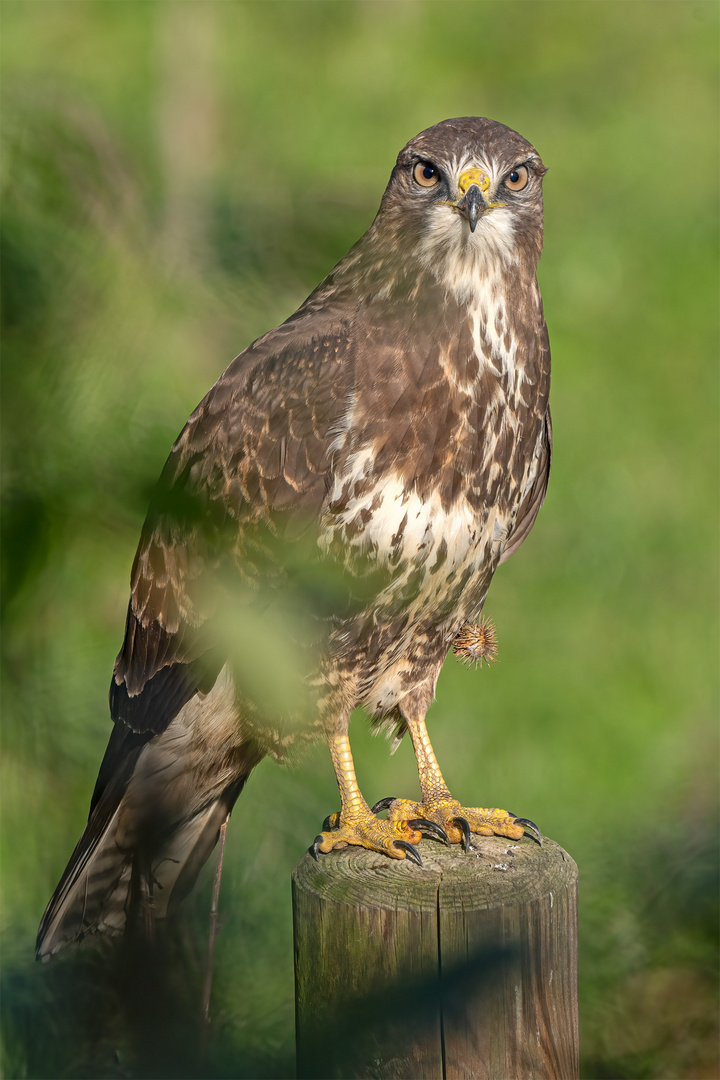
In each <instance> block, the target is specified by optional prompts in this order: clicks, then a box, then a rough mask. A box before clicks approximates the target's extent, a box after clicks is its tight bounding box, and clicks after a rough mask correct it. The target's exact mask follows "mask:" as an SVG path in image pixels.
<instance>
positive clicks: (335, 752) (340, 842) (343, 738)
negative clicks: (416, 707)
mask: <svg viewBox="0 0 720 1080" xmlns="http://www.w3.org/2000/svg"><path fill="white" fill-rule="evenodd" d="M328 743H329V746H330V756H331V757H332V762H333V766H334V768H335V776H336V777H337V782H338V787H339V788H340V798H341V801H342V809H341V810H340V813H339V814H334V815H333V817H332V818H331V819H330V822H331V828H329V829H328V830H326V831H324V832H321V833H320V834H319V835H318V836H316V838H315V842H314V843H313V846H312V853H313V854H314V855H315V857H316V858H317V855H318V852H323V853H327V852H329V851H332V850H333V848H344V847H347V845H348V844H356V845H358V846H359V847H364V848H369V849H370V850H371V851H380V852H383V853H384V854H385V855H388V856H390V858H392V859H404V858H411V859H413V861H414V862H417V863H420V865H422V864H421V862H420V856H419V855H418V853H417V851H416V849H415V847H414V845H415V844H417V843H418V841H419V840H421V839H422V833H421V831H420V828H418V827H417V826H423V825H424V826H425V827H427V828H429V829H430V830H432V831H434V832H439V831H440V830H439V829H438V828H437V826H435V825H434V823H433V822H423V821H421V820H408V819H407V818H403V819H397V820H392V821H383V820H382V819H381V818H377V817H375V815H374V814H373V813H372V811H371V810H370V807H369V806H368V804H367V803H366V802H365V799H364V798H363V796H362V792H361V791H360V788H359V787H358V782H357V777H356V776H355V764H354V762H353V757H352V751H351V750H350V740H349V738H348V736H347V733H343V732H341V733H333V734H330V735H328ZM412 817H413V819H417V818H418V817H419V815H417V814H415V815H412Z"/></svg>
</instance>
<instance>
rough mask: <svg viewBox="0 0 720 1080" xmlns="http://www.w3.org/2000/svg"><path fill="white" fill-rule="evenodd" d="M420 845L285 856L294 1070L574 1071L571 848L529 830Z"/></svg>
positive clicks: (437, 1075) (476, 1076)
mask: <svg viewBox="0 0 720 1080" xmlns="http://www.w3.org/2000/svg"><path fill="white" fill-rule="evenodd" d="M419 850H420V853H421V855H422V859H423V868H422V869H420V868H419V867H417V866H415V865H414V864H412V863H410V862H409V861H407V860H403V861H395V860H392V861H391V860H389V859H385V858H383V857H382V856H380V855H376V854H374V853H372V852H368V851H364V850H363V849H360V848H346V849H344V850H342V851H338V852H333V853H332V855H329V856H325V857H321V859H320V860H319V861H318V862H315V861H314V860H313V859H312V857H311V856H310V855H305V856H304V857H303V858H302V859H301V860H300V862H299V863H298V865H297V866H296V867H295V870H294V872H293V917H294V929H295V993H296V1024H297V1030H296V1036H297V1060H298V1077H300V1078H305V1077H307V1078H312V1080H336V1078H342V1080H350V1078H357V1080H360V1078H362V1080H365V1078H378V1080H380V1078H387V1080H470V1078H472V1080H531V1078H532V1080H550V1078H552V1080H575V1078H576V1077H577V1076H578V1068H579V1066H578V1013H577V867H576V865H575V863H574V862H573V860H572V859H571V858H570V856H569V855H568V854H566V852H564V851H563V849H562V848H561V847H559V845H558V844H555V843H554V842H553V841H552V840H546V841H545V843H544V845H543V847H539V846H538V845H537V844H536V843H535V842H534V841H533V840H531V839H530V838H529V837H524V838H523V839H522V840H520V841H519V842H518V843H512V842H511V841H508V840H503V839H501V838H499V837H487V838H485V837H477V836H475V837H473V850H471V851H470V852H469V853H467V854H466V853H465V852H463V851H462V849H461V848H460V847H459V846H453V847H452V848H449V847H445V846H443V845H442V844H440V843H436V842H434V841H431V840H424V841H422V843H421V844H420V847H419Z"/></svg>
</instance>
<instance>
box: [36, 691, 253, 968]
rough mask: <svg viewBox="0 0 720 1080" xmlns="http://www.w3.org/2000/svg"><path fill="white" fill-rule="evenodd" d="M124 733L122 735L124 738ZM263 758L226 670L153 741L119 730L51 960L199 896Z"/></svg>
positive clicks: (45, 933)
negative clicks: (198, 883) (243, 726)
mask: <svg viewBox="0 0 720 1080" xmlns="http://www.w3.org/2000/svg"><path fill="white" fill-rule="evenodd" d="M116 733H117V734H116ZM262 756H263V754H262V751H260V750H259V749H258V747H257V746H256V744H255V743H254V742H253V740H252V739H243V737H242V735H241V732H240V724H239V720H238V715H237V706H236V704H235V699H234V693H233V688H232V682H231V680H230V679H229V677H227V676H226V675H223V674H221V676H220V677H219V678H218V680H217V682H216V684H215V686H214V687H213V689H212V690H211V691H210V692H209V693H208V694H196V695H195V697H193V698H192V699H191V700H190V701H189V702H188V703H187V704H186V705H185V706H184V707H183V708H182V709H181V710H180V712H179V713H178V715H177V716H176V717H175V718H174V720H172V722H171V723H170V725H169V726H168V727H167V729H166V730H165V731H164V732H163V733H162V734H160V735H156V736H154V737H152V738H147V737H138V736H136V735H134V734H133V733H132V732H127V730H126V731H123V730H119V733H118V728H117V726H116V729H115V731H114V732H113V737H111V740H110V744H109V746H108V750H107V752H106V755H105V759H104V761H103V765H102V767H101V776H104V777H105V778H107V777H109V780H108V781H107V783H106V785H105V786H104V787H101V788H100V790H98V789H96V793H95V796H94V799H93V806H92V809H91V812H90V818H89V820H88V824H87V827H86V829H85V832H84V833H83V835H82V837H81V838H80V841H79V843H78V845H77V847H76V848H75V851H74V852H73V854H72V857H71V859H70V862H69V863H68V866H67V868H66V870H65V872H64V874H63V876H62V878H61V880H60V884H59V885H58V887H57V889H56V890H55V893H54V895H53V897H52V899H51V901H50V903H49V904H48V907H47V909H46V911H45V914H44V915H43V918H42V921H41V923H40V929H39V932H38V938H37V957H38V959H42V960H49V959H50V958H51V957H52V956H54V955H55V954H56V953H57V952H59V951H60V949H62V948H64V947H65V946H66V945H69V944H71V943H73V942H77V941H80V940H81V939H82V938H84V937H85V936H87V935H88V934H93V933H102V934H119V933H122V932H123V931H124V930H125V929H126V927H127V926H128V925H129V924H130V925H131V924H133V923H134V922H135V920H136V919H142V920H143V922H144V923H145V924H147V921H148V920H152V919H162V918H164V917H165V916H166V915H167V914H168V911H169V910H172V909H173V908H174V907H175V906H176V905H177V903H178V902H179V901H180V900H181V899H182V898H183V897H184V896H185V895H186V894H187V893H188V892H189V891H190V889H191V888H192V886H193V884H194V883H195V880H196V878H197V875H198V873H199V872H200V869H201V868H202V866H203V865H204V863H205V862H206V861H207V859H208V857H209V856H210V853H211V852H212V849H213V848H214V846H215V844H216V842H217V838H218V833H219V830H220V827H221V825H222V824H223V822H224V821H225V819H226V818H227V816H228V814H229V813H230V811H231V810H232V808H233V806H234V804H235V800H236V799H237V797H238V795H239V794H240V792H241V791H242V788H243V787H244V785H245V781H246V780H247V778H248V776H249V775H250V773H251V772H252V770H253V768H254V767H255V765H257V764H258V762H259V761H260V760H261V758H262Z"/></svg>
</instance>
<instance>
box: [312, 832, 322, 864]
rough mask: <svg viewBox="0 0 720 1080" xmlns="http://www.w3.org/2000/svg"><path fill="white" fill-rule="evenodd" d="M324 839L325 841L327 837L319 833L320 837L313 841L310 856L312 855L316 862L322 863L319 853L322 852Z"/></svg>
mask: <svg viewBox="0 0 720 1080" xmlns="http://www.w3.org/2000/svg"><path fill="white" fill-rule="evenodd" d="M324 839H325V837H324V836H323V835H322V834H321V833H318V835H317V836H316V837H315V839H314V840H313V842H312V845H311V847H310V854H311V855H312V857H313V859H314V860H315V862H319V861H320V860H319V859H318V851H319V850H320V845H321V844H322V842H323V840H324Z"/></svg>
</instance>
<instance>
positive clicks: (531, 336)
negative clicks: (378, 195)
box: [38, 117, 551, 957]
mask: <svg viewBox="0 0 720 1080" xmlns="http://www.w3.org/2000/svg"><path fill="white" fill-rule="evenodd" d="M544 172H545V167H544V166H543V164H542V162H541V160H540V158H539V156H538V154H537V153H536V151H535V150H534V148H533V147H532V146H531V145H530V144H529V143H528V142H526V140H525V139H523V138H522V137H521V136H520V135H518V134H517V133H516V132H514V131H512V130H510V129H509V128H507V127H504V126H503V125H502V124H498V123H495V122H493V121H491V120H486V119H482V118H472V117H471V118H462V119H458V120H448V121H445V122H444V123H441V124H437V125H435V126H434V127H431V128H429V129H428V130H427V131H424V132H422V133H421V134H420V135H418V136H417V137H416V138H414V139H413V140H411V141H410V142H409V143H408V145H407V146H406V147H405V148H404V149H403V150H402V151H401V152H400V155H399V157H398V160H397V164H396V166H395V168H394V169H393V173H392V176H391V178H390V182H389V184H388V187H387V190H386V191H385V194H384V196H383V199H382V203H381V206H380V210H379V212H378V215H377V217H376V219H375V221H374V223H373V225H372V226H371V228H370V229H369V230H368V232H367V233H366V234H365V235H364V236H363V237H362V239H361V240H360V241H359V242H358V243H357V244H356V245H355V247H353V248H352V250H351V251H350V252H349V253H348V254H347V255H346V256H345V258H344V259H342V260H341V261H340V263H338V265H337V266H336V267H335V269H334V270H332V271H331V273H330V274H329V275H328V276H327V277H326V278H325V280H324V281H323V282H322V283H321V284H320V285H319V286H318V288H317V289H316V290H315V291H314V292H313V293H312V294H311V296H310V297H309V298H308V299H307V300H306V301H305V303H304V304H303V305H302V306H301V307H300V308H299V309H298V311H297V312H296V313H295V314H294V315H292V316H291V317H290V318H289V319H288V320H287V321H286V322H285V323H283V324H282V325H281V326H280V327H278V328H277V329H276V330H273V331H271V332H270V333H268V334H266V335H265V336H264V337H261V338H260V339H258V340H257V341H256V342H254V343H253V344H252V345H250V346H249V348H247V349H246V350H245V351H244V352H243V353H241V354H240V356H238V357H237V358H236V359H235V360H234V361H233V362H232V363H231V364H230V366H229V367H228V369H227V371H226V372H225V373H224V374H223V375H222V376H221V378H220V379H219V380H218V382H217V383H216V384H215V386H214V387H213V388H212V389H211V390H210V392H209V393H208V395H207V396H206V397H205V398H204V400H203V401H202V402H201V403H200V405H199V406H198V407H197V409H196V410H195V412H194V413H193V414H192V416H191V417H190V419H189V420H188V423H187V425H186V426H185V428H184V430H183V431H182V433H181V435H180V437H179V438H178V440H177V442H176V443H175V445H174V446H173V448H172V451H171V454H170V457H169V458H168V461H167V463H166V465H165V468H164V470H163V473H162V476H161V479H160V483H159V485H158V490H157V492H156V495H155V497H154V499H153V503H152V505H151V508H150V511H149V514H148V517H147V520H146V522H145V525H144V528H143V531H142V536H141V539H140V544H139V547H138V551H137V555H136V557H135V562H134V565H133V569H132V575H131V598H130V604H129V607H128V614H127V624H126V631H125V639H124V642H123V646H122V649H121V651H120V654H119V656H118V658H117V661H116V664H115V671H114V676H113V680H112V684H111V689H110V708H111V712H112V717H113V720H114V728H113V732H112V735H111V738H110V742H109V745H108V748H107V751H106V753H105V757H104V759H103V762H102V765H101V767H100V773H99V776H98V780H97V784H96V787H95V792H94V794H93V799H92V804H91V809H90V817H89V820H88V825H87V828H86V830H85V832H84V834H83V836H82V838H81V840H80V842H79V844H78V846H77V848H76V850H75V852H74V853H73V856H72V858H71V860H70V863H69V864H68V867H67V869H66V871H65V873H64V875H63V878H62V880H61V882H60V884H59V886H58V888H57V890H56V892H55V895H54V896H53V898H52V900H51V901H50V904H49V906H48V909H47V911H46V913H45V915H44V918H43V921H42V924H41V927H40V933H39V937H38V955H39V956H42V957H48V956H50V955H52V954H53V953H55V952H57V951H58V949H60V948H62V947H63V945H65V944H67V943H68V942H70V941H73V940H77V939H79V938H81V937H82V936H84V935H85V934H86V933H90V932H93V931H110V932H113V931H120V930H122V929H123V927H124V926H125V925H126V923H127V921H128V919H130V920H134V919H135V918H140V917H142V919H143V920H145V921H146V920H147V919H148V918H151V917H153V916H154V917H162V916H163V915H165V914H166V912H167V910H168V907H169V906H172V904H174V903H175V902H176V901H177V899H178V898H179V897H181V896H182V895H184V894H185V893H186V892H187V890H188V889H189V888H190V887H191V886H192V883H193V881H194V879H195V876H196V874H197V872H198V870H199V868H200V867H201V866H202V864H203V862H204V861H205V860H206V859H207V857H208V855H209V854H210V852H211V850H212V848H213V845H214V844H215V842H216V839H217V834H218V829H219V827H220V825H221V824H222V822H223V821H224V819H225V817H226V816H227V814H228V813H229V811H230V809H231V808H232V806H233V804H234V802H235V799H236V798H237V796H238V794H239V793H240V791H241V790H242V788H243V785H244V784H245V781H246V780H247V778H248V776H249V774H250V772H251V771H252V769H253V768H254V766H255V765H256V764H257V763H258V761H260V760H261V759H262V757H263V756H265V755H266V754H272V755H273V756H274V757H276V758H278V759H280V758H282V757H283V756H284V754H285V752H286V751H287V749H288V747H289V746H290V744H291V743H292V742H293V741H295V742H297V741H299V740H302V739H304V738H309V737H313V736H314V735H320V734H323V733H324V734H325V736H326V738H327V739H328V743H329V747H330V752H331V756H332V759H333V764H334V766H335V770H336V775H337V778H338V784H339V787H340V793H341V798H342V810H341V813H340V815H339V818H338V819H337V820H336V822H335V825H336V828H335V829H334V830H332V829H331V830H328V831H326V832H324V833H322V834H321V835H320V836H319V837H318V838H317V840H316V842H315V845H314V849H315V851H316V853H317V852H324V851H329V850H330V849H331V848H332V847H333V846H340V845H342V844H345V843H356V844H362V845H364V846H366V847H371V848H374V849H376V850H382V851H384V852H385V853H386V854H388V855H389V856H392V857H395V858H403V857H405V856H406V855H409V856H410V857H414V854H416V853H414V848H412V844H413V843H414V842H415V841H416V840H417V839H418V837H419V830H418V827H417V822H416V824H413V823H412V822H413V820H414V819H416V818H418V817H419V818H422V819H423V820H424V821H425V822H426V823H427V822H431V823H433V822H434V823H435V824H434V826H433V827H435V828H436V829H437V828H440V829H443V830H444V831H445V832H446V834H447V835H448V836H449V838H450V839H451V840H458V839H461V838H462V837H463V835H464V836H465V839H466V840H467V838H468V836H469V831H474V832H486V833H487V832H497V833H501V834H502V835H506V836H513V837H515V836H518V835H520V834H521V833H522V829H523V826H524V824H525V821H524V819H515V818H514V817H513V816H512V815H508V814H506V813H505V811H501V810H466V809H465V808H462V807H459V805H458V804H457V803H456V802H455V801H454V800H452V798H451V797H450V794H449V792H448V791H447V788H446V787H445V785H444V781H443V780H442V776H441V774H440V771H439V769H438V767H437V762H436V761H435V757H434V754H433V753H432V747H431V746H430V742H429V738H428V737H427V731H426V728H425V723H424V717H425V713H426V711H427V708H428V706H429V705H430V702H431V701H432V699H433V697H434V693H435V684H436V682H437V678H438V675H439V672H440V668H441V666H442V663H443V660H444V658H445V656H446V654H447V652H448V650H449V649H450V648H451V645H452V642H453V639H454V638H455V636H456V634H457V633H458V631H459V630H460V628H461V627H462V626H463V625H464V624H465V623H468V622H470V623H477V621H478V620H479V618H480V613H481V611H482V607H483V603H484V600H485V596H486V594H487V590H488V587H489V585H490V581H491V579H492V576H493V574H494V572H495V570H496V569H497V567H498V565H499V564H500V563H501V562H503V561H504V560H505V559H507V558H508V557H509V556H510V555H511V554H512V553H513V552H514V551H515V550H517V548H518V547H519V545H520V544H521V543H522V541H523V540H524V539H525V537H526V536H527V534H528V532H529V531H530V529H531V527H532V524H533V522H534V520H535V517H536V515H537V512H538V510H539V508H540V505H541V503H542V501H543V498H544V495H545V489H546V486H547V478H548V472H549V467H550V443H551V437H550V413H549V408H548V392H549V380H550V352H549V346H548V338H547V331H546V328H545V321H544V317H543V310H542V302H541V299H540V293H539V289H538V286H537V281H536V277H535V270H536V265H537V261H538V259H539V257H540V252H541V248H542V192H541V181H542V177H543V174H544ZM298 542H300V543H301V546H302V545H307V550H308V551H311V552H313V553H314V554H313V557H314V558H317V559H322V560H323V561H324V565H325V567H326V568H327V570H328V574H329V578H328V580H330V581H331V582H332V583H333V588H332V589H329V590H325V591H324V592H323V590H320V591H319V592H318V590H315V591H313V588H312V580H310V581H309V583H308V581H304V580H300V581H299V584H298V579H302V576H303V575H302V571H301V570H300V571H298V567H297V565H295V564H293V560H292V557H291V553H292V552H293V551H295V550H296V548H295V547H291V546H290V545H291V544H292V545H297V543H298ZM303 550H305V548H304V547H303ZM293 588H299V589H300V592H301V594H302V595H303V597H304V602H305V606H306V607H307V608H309V609H310V614H311V615H312V616H313V619H314V621H315V625H316V626H318V627H320V628H321V629H320V630H319V631H318V632H317V634H316V636H315V638H314V640H313V649H312V650H308V670H307V681H306V683H305V685H306V687H310V688H311V692H312V695H313V697H312V703H313V715H312V719H311V720H310V721H308V720H307V718H305V719H304V720H302V718H301V720H300V721H297V719H296V722H295V723H294V725H291V726H289V727H286V728H284V727H283V721H282V718H278V717H269V716H268V715H267V711H264V710H263V708H262V704H258V703H257V702H253V701H251V700H250V699H249V696H248V694H247V693H245V692H244V689H243V687H242V686H241V685H240V683H239V681H238V680H237V678H235V677H234V675H233V664H232V659H231V658H230V659H229V658H228V643H227V640H226V638H225V635H224V633H223V631H222V627H223V625H226V624H225V621H224V620H225V615H226V614H227V610H228V607H232V608H233V611H234V612H235V613H237V610H238V607H239V608H240V609H241V610H242V609H243V604H245V603H247V605H248V606H249V607H252V605H253V603H254V598H257V597H259V596H265V595H266V594H267V595H269V594H274V595H278V594H279V593H281V592H283V590H287V589H290V590H292V589H293ZM228 597H230V600H228ZM358 705H362V706H364V707H365V709H366V711H367V712H368V713H369V714H370V716H371V718H372V720H373V722H374V723H380V724H383V725H387V726H388V727H389V728H390V730H392V729H394V730H395V732H396V735H397V736H398V737H401V736H402V735H403V734H404V733H405V732H406V731H409V733H410V736H411V738H412V741H413V746H414V749H415V752H416V756H417V759H418V767H419V775H420V786H421V793H422V801H421V802H420V803H417V804H407V805H406V804H405V803H404V802H403V801H402V800H398V801H397V803H396V804H393V806H391V807H390V812H389V815H388V817H389V819H390V820H389V821H387V822H386V821H382V820H379V819H377V818H375V817H374V816H373V815H372V814H371V812H370V810H369V808H368V806H367V804H366V803H365V800H364V799H363V797H362V795H361V794H360V792H359V790H358V788H357V783H356V781H355V776H354V771H353V768H352V757H351V754H350V749H349V743H348V740H347V727H348V720H349V716H350V713H351V711H352V710H353V709H354V708H355V707H356V706H358ZM409 806H412V807H414V808H415V809H414V810H413V811H412V812H411V811H410V810H408V807H409ZM459 821H460V822H465V823H467V822H469V826H468V829H467V830H466V829H465V826H464V825H461V826H457V824H456V823H457V822H459ZM454 823H455V824H454ZM423 827H426V826H423ZM427 827H430V826H427Z"/></svg>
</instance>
